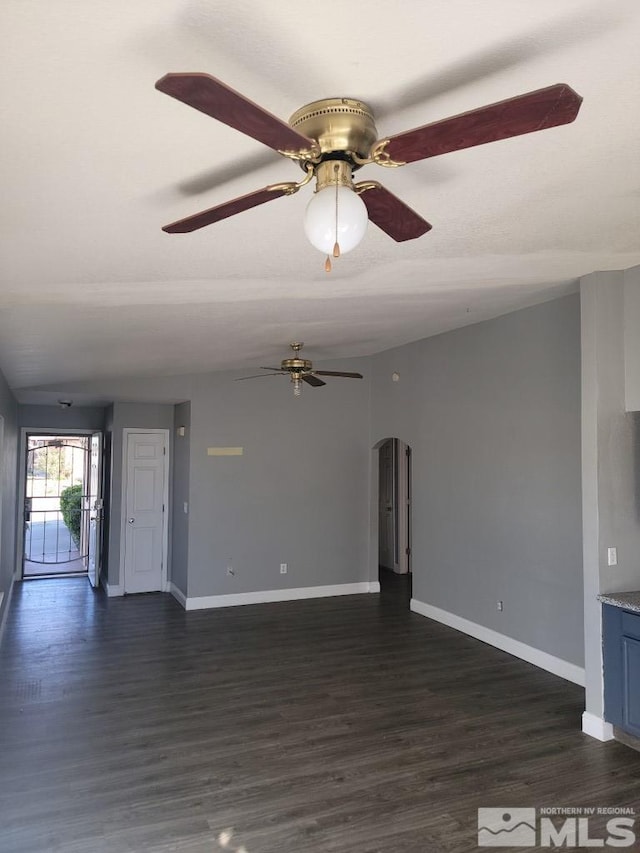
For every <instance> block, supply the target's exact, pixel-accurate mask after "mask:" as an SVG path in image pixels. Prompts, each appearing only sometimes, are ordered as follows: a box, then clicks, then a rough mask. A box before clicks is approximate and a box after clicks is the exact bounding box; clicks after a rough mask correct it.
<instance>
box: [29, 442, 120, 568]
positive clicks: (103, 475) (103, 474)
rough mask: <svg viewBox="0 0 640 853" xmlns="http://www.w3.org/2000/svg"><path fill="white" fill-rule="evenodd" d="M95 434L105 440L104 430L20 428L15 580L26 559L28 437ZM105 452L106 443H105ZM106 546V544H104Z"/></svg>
mask: <svg viewBox="0 0 640 853" xmlns="http://www.w3.org/2000/svg"><path fill="white" fill-rule="evenodd" d="M94 432H101V433H102V436H103V438H104V430H103V429H67V428H65V429H60V427H51V428H50V429H44V428H43V427H25V426H23V427H20V440H19V447H18V460H19V465H18V493H17V503H18V506H17V518H16V565H15V570H14V575H13V577H14V580H18V581H21V580H22V559H23V557H24V502H25V498H26V490H27V436H29V435H79V436H82V437H84V436H86V437H88V438H91V436H92V435H93V433H94ZM103 452H104V443H103ZM105 476H106V475H105V472H104V470H103V472H102V487H103V491H104V477H105ZM103 544H104V543H103Z"/></svg>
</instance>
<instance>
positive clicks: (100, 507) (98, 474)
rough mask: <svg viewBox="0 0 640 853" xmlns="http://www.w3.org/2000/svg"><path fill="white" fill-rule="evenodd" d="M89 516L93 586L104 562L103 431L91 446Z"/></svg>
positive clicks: (95, 436)
mask: <svg viewBox="0 0 640 853" xmlns="http://www.w3.org/2000/svg"><path fill="white" fill-rule="evenodd" d="M87 492H88V494H87V513H86V514H87V516H88V519H89V532H88V543H87V544H88V548H87V575H88V576H89V582H90V583H91V586H94V587H95V586H98V584H99V583H100V566H101V563H102V519H103V512H104V503H103V498H102V433H100V432H94V433H93V435H92V436H91V443H90V447H89V476H88V489H87Z"/></svg>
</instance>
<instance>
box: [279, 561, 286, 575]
mask: <svg viewBox="0 0 640 853" xmlns="http://www.w3.org/2000/svg"><path fill="white" fill-rule="evenodd" d="M286 573H287V564H286V563H280V574H281V575H286Z"/></svg>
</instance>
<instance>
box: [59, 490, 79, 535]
mask: <svg viewBox="0 0 640 853" xmlns="http://www.w3.org/2000/svg"><path fill="white" fill-rule="evenodd" d="M60 511H61V513H62V520H63V521H64V523H65V524H66V526H67V528H68V530H69V533H70V534H71V536H72V538H73V541H74V542H75V543H76V547H78V546H79V545H80V519H81V518H82V486H81V485H77V486H69V487H68V488H67V489H63V490H62V492H61V493H60Z"/></svg>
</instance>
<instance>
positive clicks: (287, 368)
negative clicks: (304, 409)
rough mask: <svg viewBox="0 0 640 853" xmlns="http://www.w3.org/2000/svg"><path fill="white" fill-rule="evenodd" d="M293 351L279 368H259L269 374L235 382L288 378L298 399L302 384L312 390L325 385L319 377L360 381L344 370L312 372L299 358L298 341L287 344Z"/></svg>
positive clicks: (359, 374)
mask: <svg viewBox="0 0 640 853" xmlns="http://www.w3.org/2000/svg"><path fill="white" fill-rule="evenodd" d="M289 346H290V347H291V349H292V350H293V356H291V357H290V358H283V359H282V361H281V362H280V367H261V368H260V370H269V371H270V373H258V374H256V375H255V376H242V377H240V378H239V379H236V382H242V381H243V380H244V379H262V378H263V377H265V376H287V375H288V376H290V377H291V382H292V383H293V395H294V397H299V396H300V395H301V394H302V383H303V382H306V383H307V385H311V386H312V388H320V387H321V386H322V385H326V384H327V383H326V382H324V381H323V380H322V379H319V378H318V377H319V376H339V377H342V378H343V379H362V378H363V376H362V374H361V373H351V372H347V371H344V370H314V369H313V364H312V363H311V362H310V361H309V359H307V358H301V356H300V350H301V349H302V347H303V346H304V344H303V343H300V342H299V341H294V342H293V343H291V344H289Z"/></svg>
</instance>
